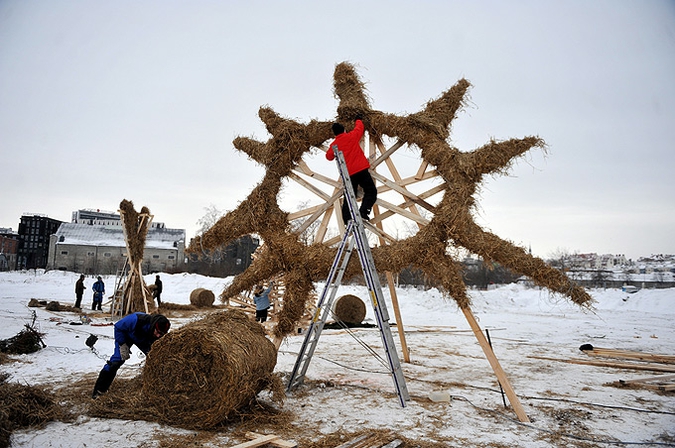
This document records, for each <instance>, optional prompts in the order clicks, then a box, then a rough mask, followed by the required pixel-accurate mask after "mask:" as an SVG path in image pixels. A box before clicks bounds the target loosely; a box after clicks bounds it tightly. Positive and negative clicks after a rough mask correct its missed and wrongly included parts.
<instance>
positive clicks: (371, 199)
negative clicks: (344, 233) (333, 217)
mask: <svg viewBox="0 0 675 448" xmlns="http://www.w3.org/2000/svg"><path fill="white" fill-rule="evenodd" d="M349 179H350V180H351V181H352V188H353V189H354V194H355V195H356V192H357V189H358V187H359V186H360V187H361V188H363V199H361V207H359V213H360V214H361V216H362V217H365V216H368V214H369V213H370V211H371V210H372V208H373V205H375V201H377V187H376V186H375V182H374V181H373V178H372V177H371V176H370V172H368V170H367V169H366V170H362V171H359V172H358V173H354V174H352V175H351V176H349ZM350 219H352V217H351V215H350V214H349V205H348V204H347V199H346V198H343V200H342V222H344V223H345V224H347V221H349V220H350Z"/></svg>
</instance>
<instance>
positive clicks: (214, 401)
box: [142, 310, 277, 429]
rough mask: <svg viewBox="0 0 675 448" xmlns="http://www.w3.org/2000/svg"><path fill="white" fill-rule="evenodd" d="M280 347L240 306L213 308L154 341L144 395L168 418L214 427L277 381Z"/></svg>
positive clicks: (194, 424) (143, 378)
mask: <svg viewBox="0 0 675 448" xmlns="http://www.w3.org/2000/svg"><path fill="white" fill-rule="evenodd" d="M276 355H277V353H276V349H275V347H274V344H272V342H270V341H269V340H268V339H267V338H266V337H265V331H264V329H263V327H262V326H261V325H260V324H258V323H257V322H254V321H252V320H251V319H249V318H248V317H247V316H246V315H245V314H244V313H242V312H241V311H239V310H227V311H224V312H218V313H213V314H211V315H209V316H207V317H205V318H204V319H201V320H199V321H196V322H192V323H189V324H187V325H185V326H184V327H182V328H180V329H178V330H176V331H171V332H170V333H169V334H167V335H166V336H164V337H163V338H161V339H160V340H158V341H157V342H156V343H155V344H154V345H153V347H152V351H151V352H150V354H149V356H148V358H147V361H146V365H145V368H144V369H143V375H142V380H143V389H142V390H143V396H144V400H145V401H146V402H147V403H148V405H150V406H153V407H154V408H155V409H156V410H157V412H158V413H159V414H160V415H161V416H162V420H163V421H169V422H174V423H175V424H177V425H183V426H189V427H194V428H200V429H208V428H213V427H215V426H216V425H218V424H220V423H222V422H223V421H225V420H227V419H228V418H230V417H232V416H234V415H235V414H236V413H237V411H238V410H240V409H241V408H243V407H245V406H246V405H248V404H250V403H251V402H252V401H253V400H255V396H256V394H257V393H258V392H260V391H261V390H263V389H264V388H266V387H270V385H271V384H272V383H273V381H274V380H273V373H272V372H273V371H274V367H275V365H276Z"/></svg>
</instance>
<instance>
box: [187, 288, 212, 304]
mask: <svg viewBox="0 0 675 448" xmlns="http://www.w3.org/2000/svg"><path fill="white" fill-rule="evenodd" d="M215 300H216V296H215V294H213V291H211V290H208V289H204V288H197V289H195V290H194V291H192V292H191V293H190V303H191V304H193V305H194V306H198V307H208V306H213V302H214V301H215Z"/></svg>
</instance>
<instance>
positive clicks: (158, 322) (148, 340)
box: [92, 313, 171, 398]
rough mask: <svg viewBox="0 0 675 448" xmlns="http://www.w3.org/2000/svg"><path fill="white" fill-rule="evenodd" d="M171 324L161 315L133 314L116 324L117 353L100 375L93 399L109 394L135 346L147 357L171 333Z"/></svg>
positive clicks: (114, 353)
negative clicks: (159, 340) (152, 348)
mask: <svg viewBox="0 0 675 448" xmlns="http://www.w3.org/2000/svg"><path fill="white" fill-rule="evenodd" d="M169 328H171V322H169V319H167V318H166V317H165V316H163V315H161V314H146V313H132V314H129V315H127V316H125V317H124V318H122V319H120V320H118V321H117V323H116V324H115V351H114V352H113V355H112V356H111V357H110V359H109V360H108V361H107V362H106V364H105V365H104V366H103V369H101V372H100V373H99V374H98V379H97V380H96V384H95V385H94V393H93V395H92V398H96V397H98V396H99V395H101V394H104V393H106V392H108V389H109V388H110V385H111V384H112V382H113V380H114V379H115V376H116V375H117V371H118V370H119V368H120V367H122V364H124V362H125V361H126V360H128V359H129V358H130V357H131V346H132V345H135V346H136V347H138V348H139V350H140V351H142V352H143V353H144V354H145V355H147V354H148V352H149V351H150V348H151V347H152V344H153V343H154V342H155V341H156V340H157V339H159V338H161V337H162V336H164V335H165V334H167V333H168V332H169Z"/></svg>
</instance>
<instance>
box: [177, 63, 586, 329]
mask: <svg viewBox="0 0 675 448" xmlns="http://www.w3.org/2000/svg"><path fill="white" fill-rule="evenodd" d="M469 87H470V84H469V82H468V81H467V80H465V79H461V80H460V81H458V82H457V83H456V84H455V85H454V86H453V87H452V88H450V89H449V90H447V91H446V92H444V93H443V94H442V95H441V96H440V97H439V98H437V99H435V100H432V101H430V102H428V103H427V105H426V107H425V108H424V109H423V110H421V111H419V112H417V113H414V114H410V115H407V116H398V115H393V114H387V113H384V112H381V111H377V110H373V109H372V108H371V107H370V104H369V102H368V100H367V97H366V94H365V89H364V85H363V83H362V82H361V81H360V80H359V77H358V75H357V73H356V71H355V69H354V67H353V66H352V65H350V64H348V63H345V62H343V63H340V64H338V65H337V66H336V68H335V73H334V91H335V94H336V96H337V97H338V98H339V101H340V102H339V106H338V109H337V121H339V122H342V123H343V124H345V127H348V126H350V125H353V122H354V118H355V117H356V116H358V115H360V116H362V117H364V123H365V125H366V130H367V132H368V133H369V135H370V138H371V139H374V140H375V141H381V139H383V138H384V137H386V138H393V139H397V140H398V142H399V144H407V145H408V146H410V147H416V148H419V150H420V151H421V157H422V159H423V161H424V162H428V164H430V165H432V166H434V167H435V169H436V171H437V173H438V174H439V175H440V177H441V178H442V180H443V181H444V182H443V184H442V187H443V188H442V190H443V191H442V198H441V200H440V202H439V203H438V204H437V205H435V206H433V207H431V206H428V204H427V208H428V209H430V210H431V211H432V213H433V218H431V220H430V221H429V222H428V223H426V225H424V226H423V227H422V228H421V229H420V230H419V231H418V232H417V233H416V234H415V235H414V236H411V237H409V238H407V239H403V240H397V241H389V244H387V245H381V246H379V247H376V248H374V249H373V256H374V259H375V265H376V267H377V268H378V270H380V271H390V272H400V271H401V270H402V269H405V268H407V267H414V268H418V269H420V270H422V271H423V272H424V273H425V274H426V275H427V276H429V277H430V278H432V279H434V280H435V281H436V283H437V284H440V285H441V289H442V290H443V291H444V292H445V293H446V294H447V295H449V296H450V297H452V298H453V299H454V300H455V301H456V302H457V304H458V305H459V306H460V308H468V307H469V305H470V301H469V297H468V295H467V292H466V285H465V284H464V282H463V280H462V275H461V266H460V264H459V263H458V262H457V261H455V260H454V259H453V258H452V256H450V255H449V254H448V251H447V249H448V247H449V246H454V247H463V248H465V249H467V250H468V251H469V252H471V253H474V254H478V255H480V256H482V257H483V258H484V259H485V260H491V261H495V262H498V263H500V264H502V265H504V266H506V267H508V268H510V269H512V270H513V271H516V272H519V273H521V274H524V275H527V276H529V277H530V278H531V279H532V280H533V281H534V282H535V283H536V284H538V285H540V286H543V287H546V288H548V289H549V290H551V291H554V292H557V293H561V294H564V295H566V296H567V297H568V298H569V299H570V300H572V301H573V302H574V303H576V304H578V305H588V304H590V302H591V297H590V296H589V295H588V294H587V293H586V292H585V291H584V290H583V288H581V287H579V286H578V285H576V284H574V283H573V282H572V281H570V280H569V278H568V277H567V276H566V275H565V274H564V273H562V272H560V271H558V270H556V269H553V268H552V267H550V266H549V265H548V264H546V263H545V262H544V261H543V260H541V259H539V258H536V257H533V256H532V255H530V254H528V253H527V252H526V251H525V250H524V249H523V248H521V247H518V246H515V245H514V244H512V243H511V242H509V241H506V240H503V239H501V238H499V237H498V236H496V235H494V234H492V233H490V232H486V231H485V230H483V229H482V228H481V227H480V226H479V225H478V224H476V222H475V221H474V219H473V216H472V211H473V210H474V208H475V195H476V193H477V189H478V187H479V186H480V184H481V182H482V181H483V178H484V177H485V176H486V175H489V174H499V173H504V172H505V171H506V170H507V169H508V168H509V167H510V165H511V164H512V163H513V161H514V160H515V159H516V158H517V157H519V156H522V155H523V154H525V153H526V152H527V151H529V150H530V149H532V148H534V147H539V148H543V147H544V142H543V141H542V140H541V139H540V138H538V137H526V138H522V139H511V140H506V141H490V142H489V143H487V144H486V145H484V146H483V147H481V148H478V149H475V150H473V151H470V152H460V151H459V150H458V149H457V148H454V147H452V146H451V145H450V144H449V143H448V138H449V128H450V125H451V123H452V121H453V120H454V119H455V117H456V114H457V112H458V111H459V110H460V108H461V107H462V106H463V104H464V98H465V96H466V94H467V90H468V88H469ZM259 116H260V119H261V120H262V121H263V122H264V123H265V125H266V128H267V130H268V132H269V133H270V134H271V135H272V138H271V139H269V140H268V141H267V142H265V143H263V142H259V141H256V140H253V139H250V138H245V137H239V138H236V139H235V140H234V146H235V147H236V148H237V149H238V150H240V151H243V152H245V153H246V154H248V155H249V156H250V157H251V158H252V159H254V160H255V161H257V162H259V163H261V164H263V165H264V166H265V167H266V170H267V171H266V174H265V177H264V178H263V180H262V181H261V182H260V183H259V184H258V185H257V186H256V187H255V188H254V189H253V191H252V192H251V194H250V195H249V196H248V198H246V200H244V201H243V202H242V203H241V204H240V205H239V206H238V207H237V208H236V209H235V210H233V211H232V212H230V213H228V214H226V215H225V216H224V217H222V218H221V219H220V220H219V221H218V222H217V223H216V224H215V225H214V226H213V227H212V228H211V229H209V230H208V231H206V232H204V233H203V234H202V235H201V236H197V237H195V238H194V239H193V240H192V241H191V243H190V246H189V248H188V251H190V252H194V253H199V252H201V251H204V250H210V249H215V248H217V247H220V246H222V245H224V244H227V243H229V242H231V241H234V240H235V239H237V238H239V237H241V236H243V235H248V234H252V233H256V234H258V235H260V237H261V238H262V239H263V241H264V242H265V246H264V247H265V249H264V251H263V253H262V254H261V256H259V257H258V258H257V259H256V260H255V261H254V263H253V264H252V265H251V266H250V267H249V268H248V269H247V270H246V271H245V272H243V273H242V274H240V275H238V276H237V277H236V278H235V279H234V281H233V282H232V284H231V285H230V286H229V287H228V288H226V289H225V291H223V293H222V294H221V297H222V298H224V299H225V298H228V297H233V296H236V295H237V294H239V293H240V292H242V291H246V290H249V289H251V288H252V287H253V286H254V285H255V284H256V283H260V282H262V281H264V280H266V279H269V278H271V277H273V276H275V275H278V274H284V280H285V285H286V291H285V294H284V305H283V309H282V310H281V312H280V314H279V315H278V324H277V327H276V328H275V336H276V337H279V338H281V337H283V336H285V335H287V334H289V333H290V332H291V331H293V329H294V325H295V323H296V322H297V321H298V320H299V319H300V318H301V316H302V314H303V312H304V310H305V304H306V301H307V300H308V299H309V297H310V296H311V294H310V293H311V292H312V289H313V285H312V282H314V281H322V280H325V279H326V276H327V274H328V271H329V269H330V266H331V264H332V261H333V259H334V257H335V254H336V249H335V248H331V247H330V246H329V245H327V244H322V243H315V244H305V243H303V241H302V239H301V238H300V237H299V235H298V234H297V233H294V231H293V229H292V227H291V226H290V225H289V221H288V217H289V213H288V212H285V211H283V210H282V209H281V208H280V207H279V204H278V202H277V197H278V195H279V192H280V189H281V186H282V181H283V179H285V178H287V177H289V176H292V175H293V174H292V173H293V171H294V170H297V168H298V166H300V165H301V164H302V158H303V156H304V155H305V154H307V153H309V152H310V151H311V150H312V149H313V148H318V147H321V145H323V144H324V143H326V142H327V141H328V140H330V139H332V137H333V136H332V133H331V124H332V123H333V121H324V122H320V121H315V120H313V121H311V122H309V123H308V124H301V123H298V122H296V121H293V120H290V119H286V118H283V117H281V116H280V115H278V114H277V113H276V112H274V111H273V110H272V109H271V108H269V107H262V108H261V109H260V111H259ZM338 195H339V193H338ZM422 202H423V201H422ZM377 218H378V217H377V215H376V216H375V220H377ZM358 273H360V266H359V265H358V261H355V260H354V259H352V261H351V262H350V266H349V269H348V272H347V273H346V274H345V275H346V277H348V276H350V275H355V274H358Z"/></svg>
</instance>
